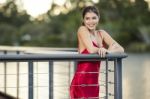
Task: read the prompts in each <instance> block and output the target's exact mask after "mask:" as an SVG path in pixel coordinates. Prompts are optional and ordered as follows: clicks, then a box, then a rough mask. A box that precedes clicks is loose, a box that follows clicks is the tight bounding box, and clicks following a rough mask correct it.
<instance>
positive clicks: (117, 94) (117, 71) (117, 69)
mask: <svg viewBox="0 0 150 99" xmlns="http://www.w3.org/2000/svg"><path fill="white" fill-rule="evenodd" d="M114 82H115V85H114V99H122V59H121V58H117V59H115V60H114Z"/></svg>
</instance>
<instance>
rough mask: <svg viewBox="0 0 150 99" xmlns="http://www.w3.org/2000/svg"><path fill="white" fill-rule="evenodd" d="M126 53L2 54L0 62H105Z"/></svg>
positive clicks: (123, 56)
mask: <svg viewBox="0 0 150 99" xmlns="http://www.w3.org/2000/svg"><path fill="white" fill-rule="evenodd" d="M125 57H127V54H126V53H111V54H107V55H106V57H100V56H99V55H97V54H77V53H75V52H74V53H60V54H58V53H56V54H39V53H38V54H12V55H9V54H6V55H5V54H2V55H0V61H14V60H16V61H27V60H38V61H40V60H63V61H65V60H105V59H116V58H120V59H121V58H125Z"/></svg>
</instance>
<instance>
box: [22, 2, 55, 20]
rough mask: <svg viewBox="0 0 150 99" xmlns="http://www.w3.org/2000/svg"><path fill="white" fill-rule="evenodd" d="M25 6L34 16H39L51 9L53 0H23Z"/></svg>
mask: <svg viewBox="0 0 150 99" xmlns="http://www.w3.org/2000/svg"><path fill="white" fill-rule="evenodd" d="M22 2H23V8H24V9H26V11H27V13H28V14H30V15H31V16H32V17H37V16H39V15H40V14H44V13H46V12H47V11H48V10H49V9H51V5H52V0H38V1H37V0H22Z"/></svg>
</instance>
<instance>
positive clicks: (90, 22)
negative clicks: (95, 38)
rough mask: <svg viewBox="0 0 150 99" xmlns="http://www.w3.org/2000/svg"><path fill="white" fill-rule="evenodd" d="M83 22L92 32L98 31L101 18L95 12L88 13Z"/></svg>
mask: <svg viewBox="0 0 150 99" xmlns="http://www.w3.org/2000/svg"><path fill="white" fill-rule="evenodd" d="M83 22H84V25H85V26H86V27H87V28H88V29H89V30H91V31H92V30H95V29H96V26H97V24H98V22H99V17H98V16H97V14H95V13H94V12H87V13H86V14H85V16H84V19H83Z"/></svg>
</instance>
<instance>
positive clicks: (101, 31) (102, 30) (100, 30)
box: [97, 29, 107, 33]
mask: <svg viewBox="0 0 150 99" xmlns="http://www.w3.org/2000/svg"><path fill="white" fill-rule="evenodd" d="M97 31H98V32H100V33H107V32H106V31H105V30H104V29H99V30H97Z"/></svg>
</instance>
